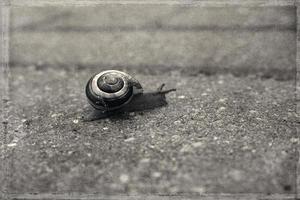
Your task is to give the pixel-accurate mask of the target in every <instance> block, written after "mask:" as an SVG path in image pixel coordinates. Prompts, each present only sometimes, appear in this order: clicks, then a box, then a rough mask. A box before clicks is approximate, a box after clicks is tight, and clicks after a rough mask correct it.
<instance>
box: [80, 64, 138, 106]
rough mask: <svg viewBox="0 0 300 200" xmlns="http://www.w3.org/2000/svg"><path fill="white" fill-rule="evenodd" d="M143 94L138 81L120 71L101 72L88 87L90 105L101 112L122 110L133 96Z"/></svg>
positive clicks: (92, 78)
mask: <svg viewBox="0 0 300 200" xmlns="http://www.w3.org/2000/svg"><path fill="white" fill-rule="evenodd" d="M142 93H143V88H142V86H141V84H140V83H139V82H138V81H137V80H136V79H134V78H133V77H132V76H130V75H129V74H127V73H124V72H121V71H118V70H106V71H103V72H100V73H98V74H96V75H94V76H92V77H91V78H90V80H89V81H88V83H87V85H86V96H87V98H88V100H89V103H90V104H91V105H92V106H93V107H94V108H95V109H97V110H101V111H112V110H116V109H119V108H122V107H123V106H125V105H126V104H127V103H129V102H130V101H131V99H132V98H133V96H135V95H138V94H142Z"/></svg>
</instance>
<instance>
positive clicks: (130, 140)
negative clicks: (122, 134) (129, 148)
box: [124, 137, 135, 142]
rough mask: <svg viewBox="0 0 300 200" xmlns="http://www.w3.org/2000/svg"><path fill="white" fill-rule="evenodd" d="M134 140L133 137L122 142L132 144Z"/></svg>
mask: <svg viewBox="0 0 300 200" xmlns="http://www.w3.org/2000/svg"><path fill="white" fill-rule="evenodd" d="M134 140H135V138H134V137H130V138H127V139H126V140H124V142H132V141H134Z"/></svg>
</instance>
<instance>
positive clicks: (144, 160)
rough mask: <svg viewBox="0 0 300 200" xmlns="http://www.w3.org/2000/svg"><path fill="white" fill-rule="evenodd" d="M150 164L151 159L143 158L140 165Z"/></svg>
mask: <svg viewBox="0 0 300 200" xmlns="http://www.w3.org/2000/svg"><path fill="white" fill-rule="evenodd" d="M148 162H150V159H149V158H143V159H142V160H141V161H140V163H148Z"/></svg>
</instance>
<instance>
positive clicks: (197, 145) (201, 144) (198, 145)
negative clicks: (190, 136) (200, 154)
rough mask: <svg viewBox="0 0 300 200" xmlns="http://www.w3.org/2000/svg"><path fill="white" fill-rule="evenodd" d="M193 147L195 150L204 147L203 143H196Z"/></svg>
mask: <svg viewBox="0 0 300 200" xmlns="http://www.w3.org/2000/svg"><path fill="white" fill-rule="evenodd" d="M192 146H193V147H195V148H198V147H201V146H203V142H195V143H193V144H192Z"/></svg>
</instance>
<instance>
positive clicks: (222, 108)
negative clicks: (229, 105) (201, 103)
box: [218, 106, 226, 111]
mask: <svg viewBox="0 0 300 200" xmlns="http://www.w3.org/2000/svg"><path fill="white" fill-rule="evenodd" d="M223 110H226V108H225V107H223V106H222V107H220V108H219V109H218V111H223Z"/></svg>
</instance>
